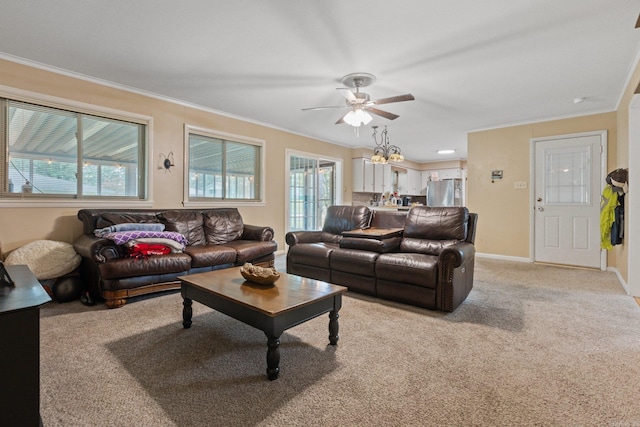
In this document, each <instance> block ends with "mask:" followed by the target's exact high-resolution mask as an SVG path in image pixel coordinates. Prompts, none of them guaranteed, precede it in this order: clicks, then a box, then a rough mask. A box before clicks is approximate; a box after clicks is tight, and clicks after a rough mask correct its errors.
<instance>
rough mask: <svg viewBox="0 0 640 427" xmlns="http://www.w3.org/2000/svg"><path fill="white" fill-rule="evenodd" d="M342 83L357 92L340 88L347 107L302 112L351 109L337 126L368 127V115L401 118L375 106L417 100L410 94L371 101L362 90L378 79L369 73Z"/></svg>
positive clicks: (321, 108) (354, 74)
mask: <svg viewBox="0 0 640 427" xmlns="http://www.w3.org/2000/svg"><path fill="white" fill-rule="evenodd" d="M340 81H341V82H342V84H343V85H345V86H348V87H352V88H354V89H355V90H356V91H355V92H353V91H352V90H351V89H349V88H347V87H339V88H337V89H336V90H337V91H338V92H340V94H341V95H342V96H344V97H345V105H332V106H328V107H313V108H303V109H302V110H303V111H308V110H324V109H327V108H349V111H348V112H347V113H346V114H344V115H343V116H342V117H340V119H338V121H337V122H336V124H340V123H347V124H350V125H351V126H355V127H357V126H360V125H363V124H364V125H366V124H367V123H369V122H370V121H371V119H372V117H371V115H369V114H368V113H372V114H375V115H377V116H381V117H384V118H385V119H389V120H395V119H397V118H398V117H400V116H398V115H397V114H393V113H389V112H388V111H383V110H380V109H378V108H375V106H377V105H381V104H391V103H392V102H403V101H413V100H414V99H415V98H414V97H413V95H411V94H410V93H408V94H406V95H398V96H392V97H389V98H382V99H378V100H375V101H371V99H370V98H369V94H367V93H364V92H360V88H363V87H367V86H369V85H371V84H373V82H375V81H376V77H375V76H374V75H373V74H369V73H353V74H347V75H346V76H344V77H343V78H342V79H340Z"/></svg>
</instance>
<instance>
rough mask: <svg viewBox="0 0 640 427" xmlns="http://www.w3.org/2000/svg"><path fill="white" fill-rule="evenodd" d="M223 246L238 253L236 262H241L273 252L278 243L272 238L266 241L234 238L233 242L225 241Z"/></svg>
mask: <svg viewBox="0 0 640 427" xmlns="http://www.w3.org/2000/svg"><path fill="white" fill-rule="evenodd" d="M223 247H229V248H233V249H234V250H235V251H236V252H237V253H238V256H237V258H236V263H237V264H243V263H245V262H246V261H251V260H253V259H256V258H260V257H263V256H265V255H269V254H272V253H274V252H275V251H276V250H277V249H278V244H277V243H276V242H274V241H273V240H269V241H266V242H262V241H256V240H234V241H233V242H227V243H225V244H224V245H223Z"/></svg>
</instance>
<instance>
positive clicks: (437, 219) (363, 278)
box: [286, 206, 478, 312]
mask: <svg viewBox="0 0 640 427" xmlns="http://www.w3.org/2000/svg"><path fill="white" fill-rule="evenodd" d="M477 220H478V216H477V214H475V213H469V211H468V210H467V208H464V207H446V208H431V207H426V206H416V207H412V208H411V209H410V210H409V212H408V213H403V212H394V211H371V210H370V209H369V208H368V207H366V206H331V207H329V210H328V212H327V217H326V220H325V224H324V227H323V229H322V231H296V232H289V233H287V235H286V241H287V244H288V245H289V250H288V251H287V272H288V273H292V274H297V275H300V276H305V277H311V278H314V279H318V280H323V281H328V282H331V283H335V284H340V285H343V286H347V287H348V288H349V290H353V291H356V292H360V293H365V294H369V295H374V296H377V297H380V298H384V299H388V300H394V301H398V302H402V303H406V304H411V305H415V306H420V307H425V308H429V309H435V310H442V311H448V312H451V311H453V310H455V309H456V308H457V307H458V306H459V305H460V304H461V303H462V302H463V301H464V300H465V299H466V297H467V296H468V295H469V293H470V292H471V289H472V287H473V269H474V261H475V247H474V239H475V228H476V224H477ZM367 227H371V228H372V229H390V228H401V229H402V232H401V233H390V234H388V236H386V237H381V238H371V237H369V238H367V237H345V236H344V235H343V232H347V231H349V230H354V229H362V228H367Z"/></svg>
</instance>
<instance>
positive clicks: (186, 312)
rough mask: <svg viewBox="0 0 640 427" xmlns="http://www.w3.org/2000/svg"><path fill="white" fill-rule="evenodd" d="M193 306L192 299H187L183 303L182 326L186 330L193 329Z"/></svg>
mask: <svg viewBox="0 0 640 427" xmlns="http://www.w3.org/2000/svg"><path fill="white" fill-rule="evenodd" d="M192 305H193V301H192V300H191V299H190V298H186V297H185V298H184V300H183V301H182V306H183V307H182V326H184V328H185V329H189V328H190V327H191V316H193V309H192V308H191V306H192Z"/></svg>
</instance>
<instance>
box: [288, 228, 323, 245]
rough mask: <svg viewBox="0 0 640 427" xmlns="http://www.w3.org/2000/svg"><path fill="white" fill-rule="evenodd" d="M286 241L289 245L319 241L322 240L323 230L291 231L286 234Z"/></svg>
mask: <svg viewBox="0 0 640 427" xmlns="http://www.w3.org/2000/svg"><path fill="white" fill-rule="evenodd" d="M285 241H286V242H287V245H289V246H295V245H297V244H298V243H317V242H321V241H322V231H290V232H288V233H287V235H286V236H285Z"/></svg>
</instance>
